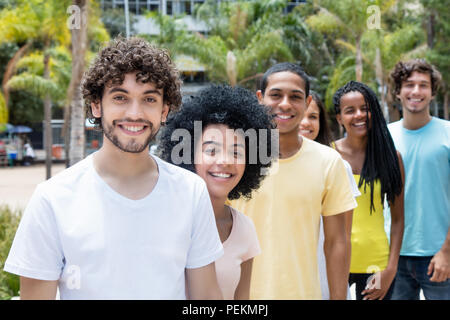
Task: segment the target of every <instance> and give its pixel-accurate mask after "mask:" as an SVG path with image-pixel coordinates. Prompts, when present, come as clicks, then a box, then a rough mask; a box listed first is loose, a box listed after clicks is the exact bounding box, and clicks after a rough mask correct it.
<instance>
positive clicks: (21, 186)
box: [0, 163, 65, 210]
mask: <svg viewBox="0 0 450 320" xmlns="http://www.w3.org/2000/svg"><path fill="white" fill-rule="evenodd" d="M64 168H65V164H63V163H57V164H56V163H54V164H53V165H52V175H53V176H54V175H55V174H57V173H58V172H60V171H62V170H64ZM44 180H45V165H44V164H41V163H38V164H33V165H32V166H29V167H22V166H15V167H7V168H5V167H0V205H3V204H7V205H8V206H9V207H10V208H11V209H13V210H15V209H25V207H26V205H27V203H28V200H29V199H30V197H31V195H32V194H33V191H34V189H35V188H36V185H37V184H38V183H40V182H42V181H44Z"/></svg>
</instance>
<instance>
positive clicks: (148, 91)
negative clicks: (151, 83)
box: [143, 89, 161, 96]
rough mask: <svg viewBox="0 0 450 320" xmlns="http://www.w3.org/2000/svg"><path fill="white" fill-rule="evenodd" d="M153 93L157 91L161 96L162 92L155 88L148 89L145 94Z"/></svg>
mask: <svg viewBox="0 0 450 320" xmlns="http://www.w3.org/2000/svg"><path fill="white" fill-rule="evenodd" d="M152 93H156V94H157V95H160V96H161V92H159V91H158V90H156V89H154V90H147V91H145V92H144V93H143V94H152Z"/></svg>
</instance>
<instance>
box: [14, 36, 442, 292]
mask: <svg viewBox="0 0 450 320" xmlns="http://www.w3.org/2000/svg"><path fill="white" fill-rule="evenodd" d="M106 69H107V70H108V72H107V73H106V74H105V72H104V70H106ZM179 85H180V82H179V79H178V76H177V73H176V69H175V68H174V67H173V65H172V64H171V61H170V58H169V57H168V55H167V54H166V53H165V52H162V51H161V50H159V49H157V48H154V47H152V46H150V45H149V44H148V43H146V42H145V41H143V40H140V39H130V40H125V39H117V40H114V41H113V42H112V43H111V44H110V45H109V46H107V47H106V48H104V49H102V51H101V52H100V54H99V56H98V57H97V59H96V60H95V61H94V63H93V65H92V66H91V68H90V70H89V72H88V73H87V74H86V75H85V79H84V80H83V94H84V99H85V102H86V107H87V112H88V117H89V118H91V119H92V120H94V121H95V123H96V124H97V125H98V126H99V127H100V128H102V129H103V133H104V138H105V139H104V144H103V146H102V148H101V149H100V150H99V151H98V152H96V153H94V154H93V155H91V156H89V157H87V158H86V159H84V160H83V161H81V162H80V163H78V164H76V165H75V166H73V167H71V168H69V169H67V170H65V171H63V173H61V174H59V175H58V176H56V177H55V178H53V179H51V180H49V181H47V182H45V183H42V184H41V185H39V187H38V188H37V190H36V191H35V194H34V195H33V198H32V199H31V201H30V204H29V205H28V206H27V209H26V210H25V213H24V216H23V218H22V221H21V223H20V226H19V229H18V232H17V234H16V237H15V240H14V243H13V246H12V248H11V251H10V254H9V256H8V260H7V261H6V263H5V270H7V271H9V272H12V273H16V274H19V275H21V277H22V278H21V295H22V296H23V297H24V298H54V295H55V293H56V287H57V286H59V288H60V292H61V298H63V299H99V298H102V299H105V298H106V299H109V298H113V299H121V298H124V299H132V298H137V299H142V298H146V299H149V298H150V299H158V298H159V299H162V298H164V299H183V298H186V297H187V298H190V299H205V298H213V299H218V298H220V297H225V298H227V299H233V298H237V299H246V298H251V299H320V298H321V294H322V292H321V289H320V285H319V271H318V270H319V267H318V259H317V249H318V241H319V233H320V232H319V225H320V221H321V218H323V219H322V221H323V233H324V242H323V251H324V255H325V259H326V273H327V283H328V287H329V296H330V299H345V298H346V296H347V291H348V278H349V270H350V263H351V258H350V257H351V256H350V252H351V251H350V247H351V246H350V242H351V238H352V237H351V232H352V229H353V228H352V227H353V226H352V220H353V218H352V216H353V210H354V208H356V207H357V202H356V201H355V199H354V193H352V191H351V183H350V182H352V180H351V179H349V176H348V175H347V172H346V169H345V162H344V161H343V160H342V157H341V156H340V155H339V153H338V151H339V150H340V147H341V145H340V144H341V142H338V143H337V147H338V151H336V150H333V149H332V148H330V147H328V146H325V145H322V144H320V143H316V142H314V141H312V140H310V139H305V138H302V137H301V136H300V135H299V125H300V122H301V120H302V119H303V118H304V114H305V110H306V107H307V104H308V103H309V102H310V101H311V97H310V94H309V80H308V76H307V74H306V73H305V72H304V71H303V70H302V69H301V68H300V67H299V66H297V65H294V64H289V63H282V64H277V65H275V66H273V67H272V68H270V69H269V70H268V71H267V72H266V73H265V75H264V77H263V78H262V86H261V90H259V91H258V92H257V94H256V97H257V99H256V97H255V95H254V94H253V93H251V92H249V91H247V90H243V89H242V90H241V89H238V88H229V87H212V88H210V89H208V90H205V91H203V92H201V93H200V94H199V95H197V96H196V97H193V98H192V99H190V100H189V101H188V102H186V103H184V104H183V106H182V108H181V110H180V111H178V112H176V113H175V114H173V116H171V117H169V118H168V113H169V111H170V110H171V109H176V108H177V107H178V106H179V105H180V102H181V96H180V93H179ZM356 91H358V90H356ZM349 92H353V91H349ZM358 92H359V91H358ZM347 93H348V92H346V94H345V95H343V97H345V96H346V95H347ZM358 98H360V97H358ZM364 99H366V96H364ZM344 100H345V99H344ZM341 104H342V97H341V98H340V100H339V107H340V108H342V109H345V108H346V107H347V105H343V104H342V105H341ZM262 105H264V106H266V107H267V108H266V107H264V106H262ZM366 105H367V106H366V110H365V112H366V123H365V127H364V123H361V122H360V121H359V122H357V123H356V125H357V126H358V129H357V130H356V131H357V132H360V131H363V129H364V130H365V131H366V132H368V133H369V134H368V135H370V132H371V129H372V127H373V126H374V125H378V122H376V121H372V120H373V118H374V117H376V116H375V115H373V112H374V111H372V110H370V109H369V108H372V107H373V105H372V104H369V103H367V101H366ZM357 107H358V108H359V107H360V106H357ZM357 113H358V114H359V115H360V114H361V110H358V112H357ZM368 114H370V115H371V117H370V121H369V119H368V118H369V117H368V116H367V115H368ZM272 117H273V118H274V122H275V124H276V127H277V129H278V131H277V132H278V133H279V153H278V152H277V154H276V156H277V157H279V159H278V160H277V161H275V162H274V163H273V164H272V166H270V164H271V161H270V160H271V159H269V161H266V160H267V159H264V160H263V159H262V158H261V157H260V155H261V153H260V152H259V151H260V149H261V148H265V149H266V150H267V149H271V148H267V147H268V144H271V141H272V137H271V135H269V136H268V137H267V136H266V139H262V137H261V136H259V135H258V134H256V139H257V140H256V143H255V144H253V142H255V141H253V142H252V140H251V139H250V138H249V137H247V136H245V135H242V134H241V133H237V134H232V135H231V140H227V139H225V140H224V138H227V137H228V133H227V129H233V130H236V129H242V130H244V131H245V130H250V129H253V130H255V129H261V130H262V132H266V134H267V133H269V132H272V131H271V129H273V128H274V127H273V122H272V121H271V120H272ZM166 119H167V125H166V127H165V128H164V132H163V135H162V140H161V143H160V145H161V148H162V154H161V157H162V158H163V159H165V160H167V161H168V162H172V163H174V164H177V165H181V166H183V164H186V165H188V166H185V168H186V169H189V170H191V171H193V172H195V173H197V175H198V176H200V177H201V178H202V179H200V178H199V177H198V176H196V175H194V174H192V173H189V172H187V171H186V170H183V169H180V168H177V167H175V166H173V165H170V164H168V163H167V162H165V161H163V160H161V159H159V158H158V157H154V156H151V155H150V154H149V150H148V144H149V141H150V140H151V139H152V138H153V137H155V136H156V133H157V132H158V129H159V128H160V126H161V125H164V123H165V122H166ZM196 121H199V122H200V123H201V125H203V128H202V129H201V130H200V134H199V135H196V134H195V129H196ZM361 127H364V128H361ZM446 128H447V129H448V125H447V127H446ZM178 129H180V130H178ZM447 129H446V130H447ZM358 130H359V131H358ZM192 131H193V133H194V134H191V133H192ZM256 131H257V132H260V131H259V130H256ZM190 132H191V133H190ZM445 134H447V136H448V130H447V131H446V133H445ZM180 137H181V138H182V139H181V143H177V139H176V138H180ZM174 138H175V139H174ZM369 141H370V138H368V139H367V143H369ZM376 141H377V143H379V141H378V140H376ZM173 142H175V143H173ZM178 142H180V139H178ZM255 145H256V150H257V152H256V155H257V157H256V161H255V159H253V155H255V153H254V151H255V149H254V148H255ZM344 145H345V144H344ZM252 148H253V149H252ZM377 150H378V149H377ZM446 150H448V148H447V149H446ZM367 154H369V153H367V152H366V156H367ZM370 154H373V153H370ZM389 156H390V157H391V158H394V159H396V161H399V160H398V159H399V158H395V157H396V156H397V153H396V152H395V150H394V151H393V152H392V153H391V154H390V155H388V157H389ZM402 156H403V154H402ZM397 157H398V156H397ZM403 157H404V156H403ZM344 158H345V156H344ZM252 159H253V160H252ZM348 160H349V162H350V164H353V163H354V161H353V160H352V159H348ZM396 161H395V162H393V164H392V163H391V166H392V165H393V166H396V165H397V162H396ZM446 161H447V170H448V158H447V160H446ZM355 163H358V162H355ZM406 164H407V162H405V172H407V170H408V167H407V165H406ZM364 166H365V164H363V166H362V169H361V172H360V175H361V176H363V179H362V180H361V181H363V182H367V183H366V184H368V188H372V190H373V189H374V188H373V186H374V185H375V188H376V182H374V181H376V178H377V176H376V175H375V176H372V174H373V170H374V169H375V171H376V168H374V167H370V168H369V169H368V170H366V171H365V170H364ZM398 166H399V168H401V163H400V162H399V164H398ZM269 167H270V168H269ZM351 170H352V171H355V168H351ZM389 172H391V171H390V170H389ZM400 172H401V170H400ZM354 173H355V172H354ZM356 173H358V172H356ZM375 173H376V172H375ZM441 174H443V175H445V174H446V175H447V177H448V171H447V172H443V173H441ZM400 176H401V175H400ZM406 177H408V173H406ZM350 178H351V177H350ZM396 178H398V176H394V179H396ZM383 181H384V180H382V181H381V182H382V183H381V184H382V185H381V187H380V190H381V191H380V192H381V193H382V194H385V193H386V194H387V197H388V200H390V201H391V203H393V202H397V201H398V199H396V197H398V196H399V195H398V193H396V192H397V191H398V190H397V189H396V188H388V189H387V190H386V189H383ZM358 182H359V181H358ZM353 183H355V181H353ZM360 187H361V186H360ZM391 187H392V186H391ZM444 187H446V188H447V189H444V190H448V182H447V185H444ZM406 190H408V189H406ZM364 192H365V191H364ZM361 193H362V192H361ZM208 194H209V197H208ZM393 195H394V196H393ZM447 195H448V193H447ZM390 196H391V198H389V197H390ZM406 196H407V195H406ZM380 197H381V196H380ZM227 198H228V199H230V200H231V202H227V201H228V200H227ZM247 198H251V199H250V200H248V199H247ZM447 199H448V197H447ZM377 200H379V199H377V196H375V197H374V196H370V202H368V203H370V205H369V208H371V209H373V211H374V212H373V214H374V215H375V213H377V214H378V213H379V212H377V205H378V203H377ZM372 204H373V208H372ZM447 204H448V201H447ZM396 205H397V204H396ZM447 209H448V206H447ZM240 212H243V213H245V215H244V214H242V213H240ZM447 212H448V211H447ZM446 217H447V220H446V221H440V223H447V226H446V227H447V229H448V216H446ZM355 221H356V219H355ZM393 224H394V223H393ZM444 227H445V226H444ZM405 233H406V232H405ZM258 240H259V241H258ZM258 242H259V243H258ZM446 243H448V239H447V240H446V242H444V244H443V245H442V249H441V251H440V252H441V254H440V255H439V254H437V256H439V257H440V258H442V257H443V258H444V259H447V258H448V253H447V251H446V248H445V245H446ZM392 246H393V245H392V244H391V248H390V250H391V251H395V250H397V249H395V250H393V249H392ZM319 251H320V250H319ZM381 251H382V252H384V253H385V250H384V251H383V250H381ZM37 252H38V253H39V254H35V253H37ZM224 252H225V254H223V253H224ZM389 255H391V254H389ZM220 259H222V261H221V260H220ZM391 260H393V261H394V263H395V257H394V258H392V259H391V258H390V257H389V259H388V260H387V264H386V268H388V267H390V265H391V264H392V262H391ZM214 261H216V264H214V263H213V262H214ZM431 265H433V266H435V268H434V270H432V271H433V277H436V274H437V273H439V272H437V270H440V271H442V270H444V271H443V272H444V273H445V274H444V275H443V274H442V272H440V275H438V276H437V277H438V278H439V279H441V277H442V278H444V276H445V281H446V282H445V283H447V284H448V280H447V278H448V274H447V273H446V272H448V269H446V267H445V265H444V268H443V264H442V260H440V259H435V258H433V260H432V261H431ZM381 268H382V266H381ZM382 271H383V270H382ZM385 273H386V272H385ZM383 278H386V279H388V277H387V276H386V277H385V276H384V275H383ZM432 280H436V279H432ZM381 281H382V282H383V281H385V280H384V279H381ZM395 283H396V284H397V283H398V280H396V282H395ZM384 288H387V287H386V286H382V288H381V290H384ZM446 288H447V289H445V290H446V291H445V292H448V286H447V287H446ZM381 290H379V288H378V287H377V286H375V287H374V288H369V291H368V292H367V294H366V297H368V298H377V297H380V298H381V297H382V295H383V294H386V293H387V290H385V292H382V291H381Z"/></svg>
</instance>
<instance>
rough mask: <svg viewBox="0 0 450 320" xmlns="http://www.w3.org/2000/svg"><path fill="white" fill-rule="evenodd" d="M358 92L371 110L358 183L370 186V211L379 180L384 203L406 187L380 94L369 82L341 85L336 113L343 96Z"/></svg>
mask: <svg viewBox="0 0 450 320" xmlns="http://www.w3.org/2000/svg"><path fill="white" fill-rule="evenodd" d="M355 91H356V92H359V93H361V94H362V95H363V97H364V100H365V102H366V104H367V108H368V112H370V113H371V123H370V125H369V119H368V117H367V118H366V124H367V128H369V130H368V139H367V146H366V155H365V158H364V165H363V167H362V170H361V176H360V179H359V183H358V187H361V186H362V185H363V184H364V190H365V188H366V185H367V184H368V185H369V186H370V189H371V190H370V212H371V213H372V209H373V210H375V207H374V205H373V189H374V183H375V181H376V180H379V181H380V183H381V204H382V205H383V203H384V197H385V196H386V197H387V200H388V202H389V203H394V201H395V197H396V196H398V195H400V193H401V192H402V188H403V182H402V175H401V171H400V165H399V163H398V156H397V150H396V149H395V145H394V142H393V140H392V137H391V134H390V133H389V130H388V128H387V125H386V120H385V119H384V116H383V113H382V111H381V107H380V104H379V102H378V99H377V96H376V95H375V92H373V90H372V89H370V88H369V87H368V86H367V85H365V84H363V83H361V82H357V81H350V82H348V83H347V84H346V85H344V86H343V87H341V88H339V89H338V90H337V91H336V93H335V94H334V96H333V104H334V110H335V111H336V114H339V113H340V112H341V107H340V104H341V98H342V96H343V95H345V94H347V93H349V92H355Z"/></svg>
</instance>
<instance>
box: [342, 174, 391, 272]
mask: <svg viewBox="0 0 450 320" xmlns="http://www.w3.org/2000/svg"><path fill="white" fill-rule="evenodd" d="M353 177H354V178H355V181H356V184H358V183H359V178H360V176H359V175H357V174H354V175H353ZM359 191H360V192H361V196H359V197H358V198H357V199H356V201H357V202H358V207H357V208H356V209H354V211H353V222H352V238H351V242H352V258H351V263H350V272H351V273H374V272H377V271H382V270H384V269H386V267H387V264H388V260H389V242H388V239H387V235H386V232H385V231H384V215H383V205H382V204H381V184H380V181H379V180H377V181H375V185H374V190H373V205H374V207H375V210H372V214H370V187H369V185H367V186H366V191H364V184H363V185H362V186H361V187H360V188H359Z"/></svg>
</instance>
